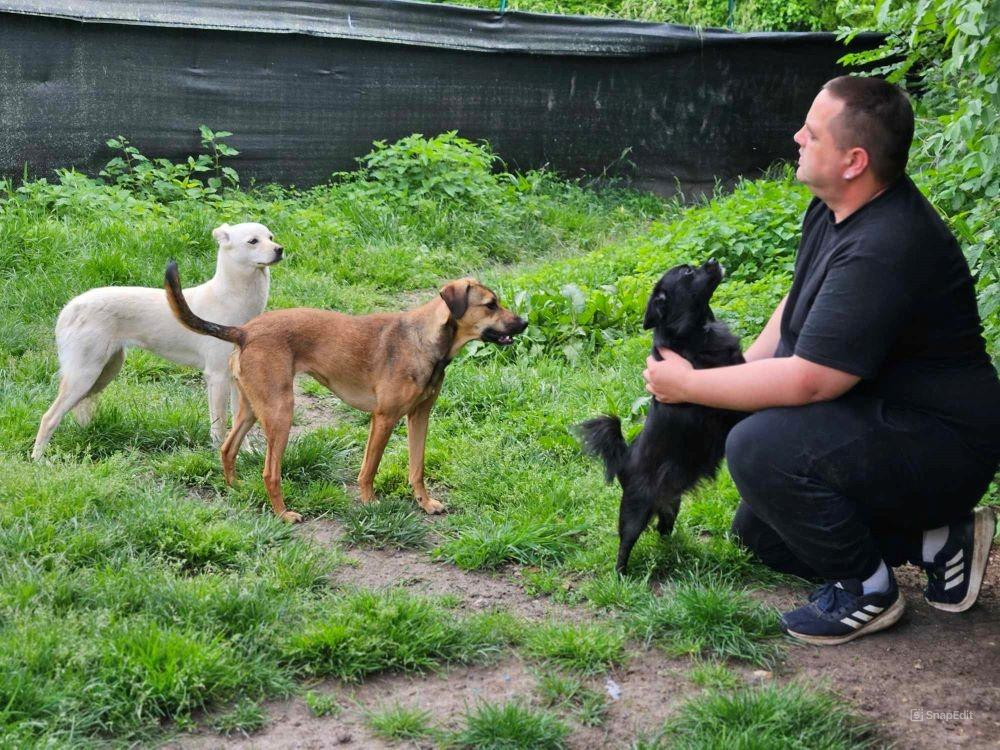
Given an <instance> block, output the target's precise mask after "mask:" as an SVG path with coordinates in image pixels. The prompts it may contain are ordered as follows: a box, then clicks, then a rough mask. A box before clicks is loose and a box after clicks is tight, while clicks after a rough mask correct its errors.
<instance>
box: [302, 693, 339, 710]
mask: <svg viewBox="0 0 1000 750" xmlns="http://www.w3.org/2000/svg"><path fill="white" fill-rule="evenodd" d="M304 700H305V702H306V705H307V706H308V707H309V713H311V714H312V715H313V716H339V715H340V712H341V711H343V710H344V709H343V708H342V707H341V705H340V704H339V703H338V702H337V696H336V695H332V694H331V693H319V692H317V691H315V690H309V691H308V692H307V693H306V694H305V696H304Z"/></svg>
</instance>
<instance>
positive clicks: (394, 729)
mask: <svg viewBox="0 0 1000 750" xmlns="http://www.w3.org/2000/svg"><path fill="white" fill-rule="evenodd" d="M430 719H431V712H430V711H423V710H421V709H418V708H406V707H405V706H400V705H395V706H392V707H390V708H381V709H378V710H377V711H370V712H368V713H366V714H365V721H366V722H367V723H368V726H370V727H371V728H372V731H373V732H375V734H377V735H378V736H379V737H384V738H385V739H387V740H419V739H422V738H424V737H430V736H432V735H433V734H435V730H434V728H433V727H431V725H430Z"/></svg>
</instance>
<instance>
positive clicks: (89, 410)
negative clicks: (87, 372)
mask: <svg viewBox="0 0 1000 750" xmlns="http://www.w3.org/2000/svg"><path fill="white" fill-rule="evenodd" d="M124 361H125V352H124V351H122V350H120V349H119V350H118V351H117V352H115V353H114V354H112V355H111V359H109V360H108V363H107V364H106V365H104V369H103V370H102V371H101V374H100V375H99V376H98V377H97V382H96V383H94V384H93V385H92V386H91V387H90V391H89V392H88V393H87V395H86V396H85V397H84V398H83V399H81V400H80V403H78V404H77V405H76V406H74V407H73V416H74V417H75V418H76V422H77V424H79V425H80V426H81V427H86V426H87V425H88V424H90V420H91V419H93V418H94V412H95V411H96V410H97V396H98V394H100V392H101V391H103V390H104V389H105V388H106V387H107V385H108V383H110V382H111V381H112V380H114V379H115V375H117V374H118V373H119V372H120V371H121V369H122V363H123V362H124Z"/></svg>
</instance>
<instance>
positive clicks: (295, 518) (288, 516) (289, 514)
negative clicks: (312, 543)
mask: <svg viewBox="0 0 1000 750" xmlns="http://www.w3.org/2000/svg"><path fill="white" fill-rule="evenodd" d="M278 518H280V519H281V520H282V521H286V522H288V523H298V522H299V521H301V520H302V514H301V513H296V512H295V511H294V510H286V511H284V512H283V513H281V515H279V516H278Z"/></svg>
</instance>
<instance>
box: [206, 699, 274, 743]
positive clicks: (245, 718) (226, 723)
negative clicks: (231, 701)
mask: <svg viewBox="0 0 1000 750" xmlns="http://www.w3.org/2000/svg"><path fill="white" fill-rule="evenodd" d="M265 726H267V711H265V710H264V708H263V707H262V706H261V705H260V703H258V702H256V701H252V700H249V699H246V698H244V699H243V700H241V701H240V702H239V703H237V704H236V705H235V706H233V708H232V710H231V711H228V712H227V713H224V714H221V715H219V716H217V717H215V719H214V720H213V721H212V728H213V729H215V731H217V732H218V733H219V734H224V735H226V736H227V737H228V736H229V735H231V734H236V733H237V732H239V733H240V734H242V735H244V736H248V735H251V734H253V733H254V732H258V731H260V730H261V729H263V728H264V727H265Z"/></svg>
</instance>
